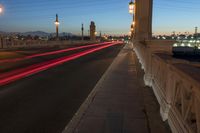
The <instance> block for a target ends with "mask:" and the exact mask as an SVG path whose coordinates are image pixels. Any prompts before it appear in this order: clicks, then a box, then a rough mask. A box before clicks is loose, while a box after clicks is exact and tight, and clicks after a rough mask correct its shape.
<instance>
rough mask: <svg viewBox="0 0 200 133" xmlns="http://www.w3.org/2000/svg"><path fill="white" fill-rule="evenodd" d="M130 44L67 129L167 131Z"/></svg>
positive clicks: (88, 132) (135, 132)
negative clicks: (145, 84)
mask: <svg viewBox="0 0 200 133" xmlns="http://www.w3.org/2000/svg"><path fill="white" fill-rule="evenodd" d="M140 68H141V66H140V64H139V63H138V59H137V58H136V55H135V53H134V51H133V50H132V48H131V46H130V45H126V46H125V47H124V48H123V49H122V51H121V52H120V53H119V55H118V56H117V58H116V59H115V60H114V62H113V63H112V65H111V66H110V68H109V69H108V70H107V72H106V73H105V74H104V76H103V77H102V78H101V80H100V81H99V82H98V84H97V85H96V87H95V88H94V90H93V91H92V92H91V94H90V95H89V97H88V99H87V100H86V101H85V102H84V103H83V105H82V106H81V107H80V109H79V111H78V112H77V114H76V115H75V116H74V118H73V119H72V121H71V122H70V123H69V124H68V126H67V127H66V129H65V131H64V133H72V132H73V133H150V132H152V133H168V132H170V130H169V128H168V126H167V124H166V123H164V122H162V120H161V117H160V115H159V105H158V103H157V101H156V98H155V97H154V94H153V92H152V89H151V88H147V87H145V86H144V83H143V72H142V70H141V69H140Z"/></svg>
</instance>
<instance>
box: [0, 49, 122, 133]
mask: <svg viewBox="0 0 200 133" xmlns="http://www.w3.org/2000/svg"><path fill="white" fill-rule="evenodd" d="M122 47H123V45H116V46H112V47H109V48H107V49H104V50H101V51H98V52H95V53H92V54H90V55H87V56H84V57H81V58H79V59H76V60H73V61H70V62H67V63H64V64H62V65H60V66H57V67H54V68H51V69H48V70H46V71H43V72H40V73H37V74H34V75H32V76H29V77H27V78H24V79H21V80H18V81H16V82H14V83H11V84H9V85H6V86H1V87H0V133H60V132H62V130H63V129H64V128H65V126H66V125H67V123H68V122H69V121H70V120H71V118H72V117H73V115H74V113H75V112H76V111H77V110H78V108H79V107H80V105H81V104H82V103H83V102H84V100H85V98H86V97H87V96H88V94H89V93H90V92H91V90H92V89H93V87H94V86H95V84H96V83H97V82H98V80H99V79H100V78H101V76H102V75H103V73H104V72H105V71H106V69H107V68H108V67H109V65H110V64H111V63H112V61H113V59H114V58H115V57H116V55H117V54H118V53H119V51H120V49H121V48H122Z"/></svg>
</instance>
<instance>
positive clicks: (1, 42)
mask: <svg viewBox="0 0 200 133" xmlns="http://www.w3.org/2000/svg"><path fill="white" fill-rule="evenodd" d="M3 9H4V8H3V6H2V5H0V16H1V14H2V13H3ZM0 44H1V48H3V37H2V35H1V34H0Z"/></svg>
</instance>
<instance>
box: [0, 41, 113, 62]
mask: <svg viewBox="0 0 200 133" xmlns="http://www.w3.org/2000/svg"><path fill="white" fill-rule="evenodd" d="M110 43H111V42H104V43H98V44H91V45H86V46H79V47H73V48H67V49H62V50H56V51H51V52H45V53H41V54H34V55H30V56H25V57H21V58H15V59H4V60H0V63H11V62H17V61H22V60H27V59H31V58H36V57H41V56H48V55H54V54H60V53H64V52H69V51H74V50H79V49H84V48H90V47H96V46H100V45H106V44H110Z"/></svg>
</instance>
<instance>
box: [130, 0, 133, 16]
mask: <svg viewBox="0 0 200 133" xmlns="http://www.w3.org/2000/svg"><path fill="white" fill-rule="evenodd" d="M129 13H130V14H133V13H134V3H133V1H132V0H131V2H130V3H129Z"/></svg>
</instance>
